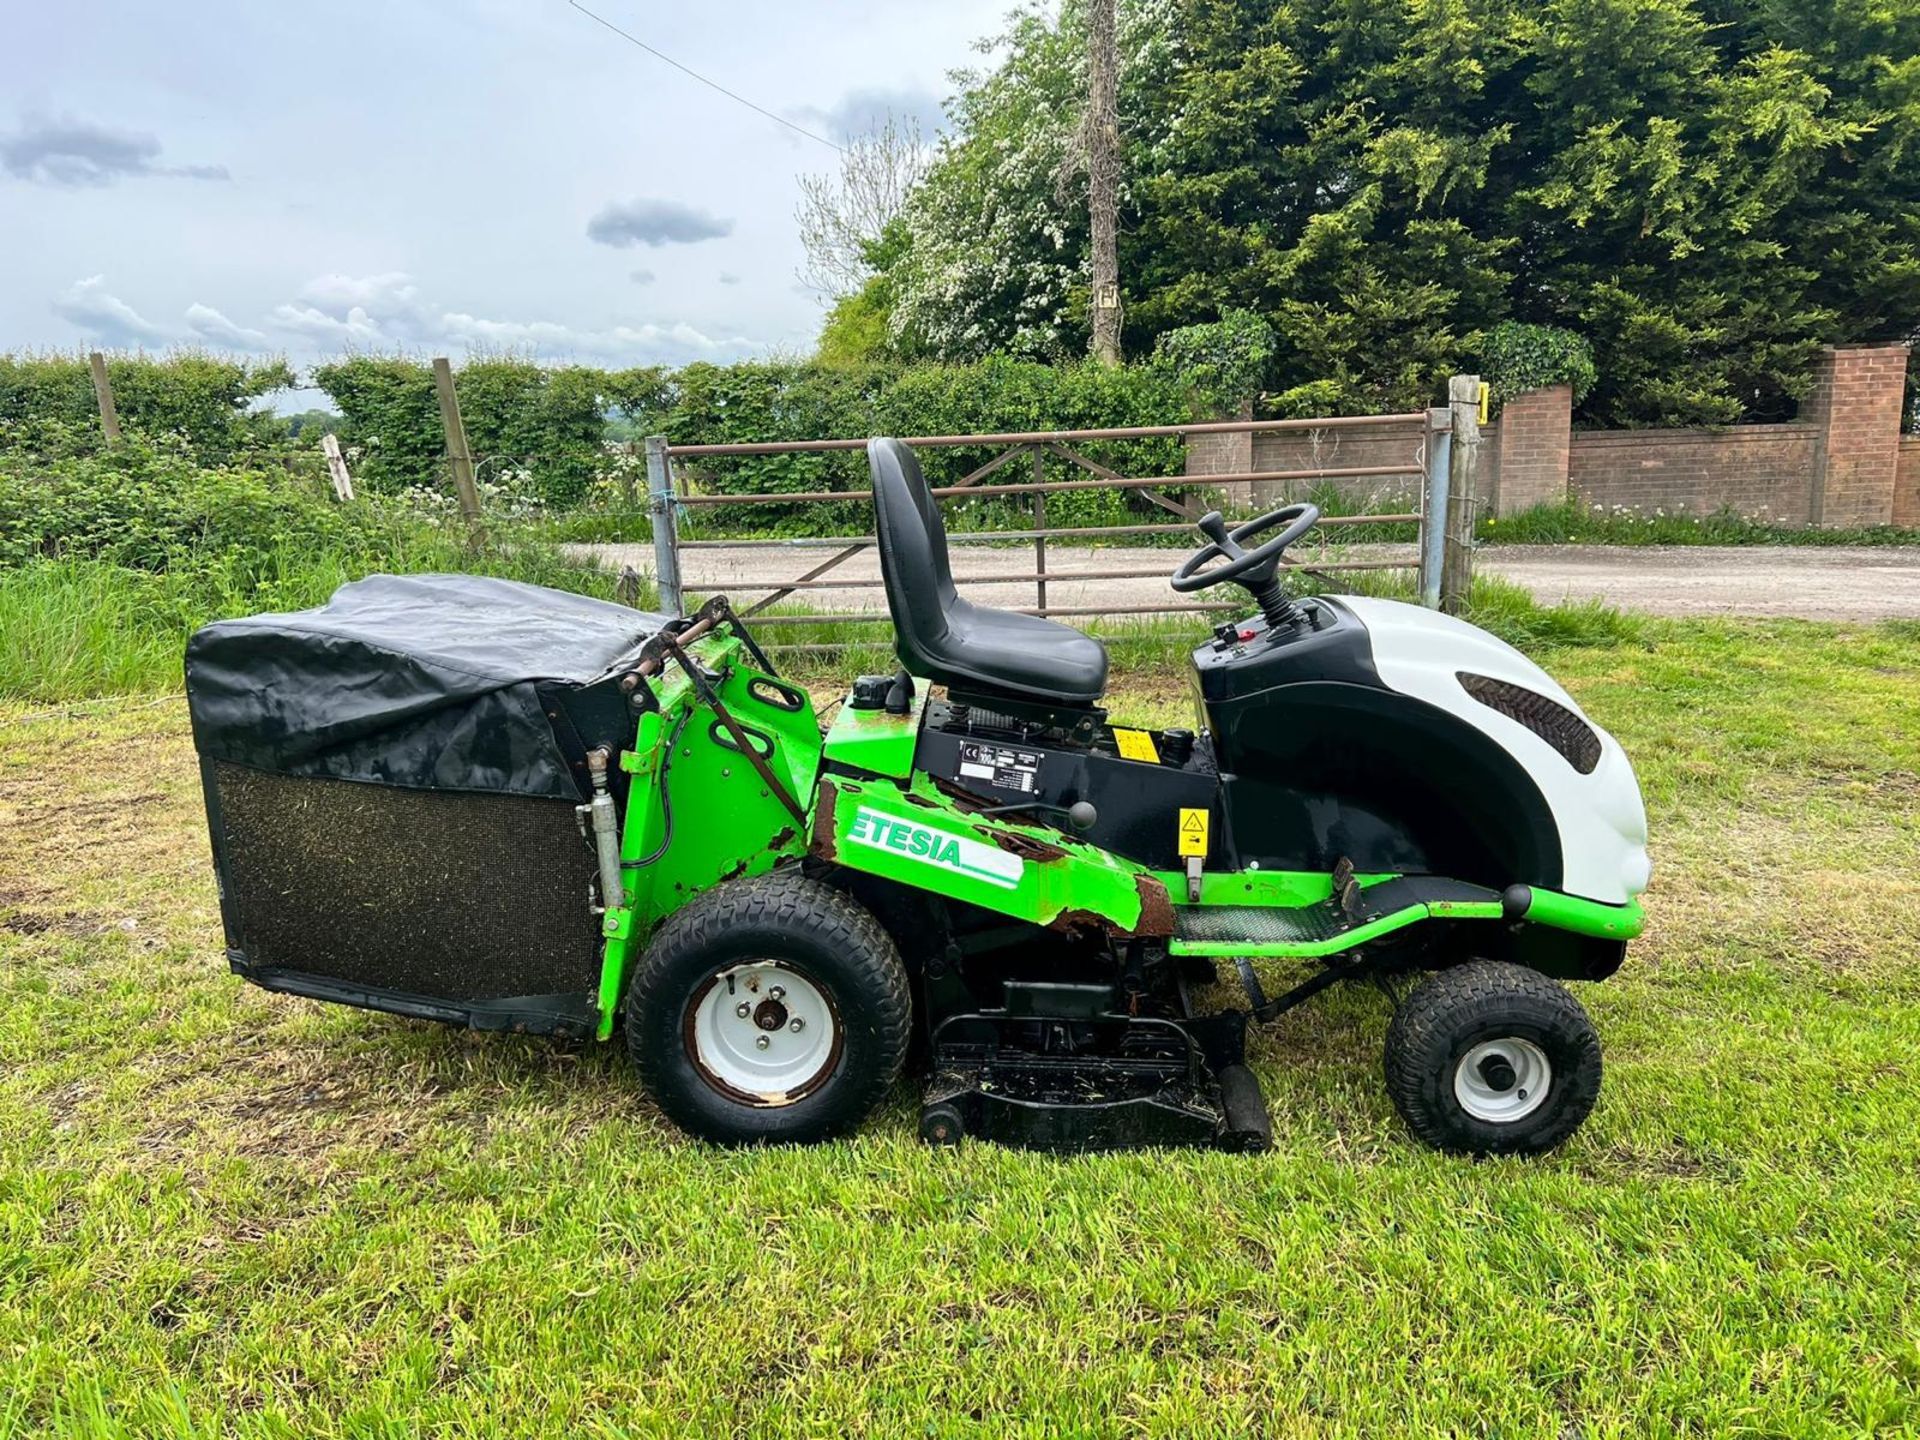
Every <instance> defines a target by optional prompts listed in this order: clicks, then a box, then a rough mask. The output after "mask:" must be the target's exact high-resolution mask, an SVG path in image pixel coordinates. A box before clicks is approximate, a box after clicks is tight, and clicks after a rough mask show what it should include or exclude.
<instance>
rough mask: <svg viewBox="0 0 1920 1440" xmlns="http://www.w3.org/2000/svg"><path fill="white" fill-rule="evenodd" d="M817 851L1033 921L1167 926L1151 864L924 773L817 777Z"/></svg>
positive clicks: (1118, 930) (1121, 930)
mask: <svg viewBox="0 0 1920 1440" xmlns="http://www.w3.org/2000/svg"><path fill="white" fill-rule="evenodd" d="M813 825H814V831H813V851H814V853H815V854H816V855H820V856H822V857H824V858H827V859H830V860H832V861H834V862H835V863H836V864H839V865H842V866H845V867H846V868H847V869H849V870H858V871H861V872H862V873H864V874H868V875H877V876H879V877H880V878H882V879H885V880H893V881H897V882H898V883H900V884H902V885H907V886H910V887H912V888H913V889H916V890H930V891H933V892H935V893H936V894H939V895H942V896H945V897H947V898H949V899H953V900H964V901H967V902H968V903H969V904H973V905H978V906H980V907H981V908H982V909H985V910H992V911H995V912H997V913H998V914H1001V915H1007V916H1010V917H1012V918H1013V919H1016V920H1025V921H1028V922H1030V923H1032V924H1035V925H1061V926H1085V927H1089V928H1093V929H1097V930H1105V931H1107V932H1108V933H1111V934H1116V935H1119V934H1132V933H1135V932H1136V931H1138V930H1145V931H1146V933H1149V934H1165V933H1166V931H1167V930H1168V929H1170V928H1171V920H1172V912H1171V910H1170V908H1169V907H1168V905H1167V895H1166V889H1165V887H1164V886H1163V885H1161V884H1160V883H1159V881H1157V880H1155V879H1154V878H1153V876H1152V875H1150V874H1149V873H1148V872H1147V871H1146V869H1145V868H1144V867H1142V866H1139V865H1136V864H1134V863H1133V862H1132V861H1130V860H1125V859H1122V858H1121V857H1120V856H1118V855H1114V854H1112V853H1110V852H1109V851H1106V850H1102V849H1100V848H1098V847H1097V846H1093V845H1088V844H1086V843H1084V842H1082V841H1079V840H1073V839H1070V838H1068V837H1067V836H1065V835H1062V834H1061V833H1060V832H1058V831H1057V830H1052V829H1049V828H1047V827H1045V826H1040V825H1029V824H1021V823H1018V822H1014V821H1008V820H1002V819H999V818H995V819H982V818H981V817H979V816H977V815H972V814H968V813H967V812H966V811H965V810H963V809H962V808H961V806H960V804H959V803H957V802H956V801H955V800H954V799H953V798H952V797H950V796H949V795H947V794H946V793H944V792H943V791H941V790H940V789H938V788H937V787H936V786H935V785H934V783H933V782H932V781H931V780H929V779H928V778H927V777H926V776H925V775H914V776H913V777H912V778H911V779H910V780H909V781H908V782H907V783H906V784H905V785H900V784H897V783H894V782H893V781H890V780H885V779H874V780H855V779H849V778H846V777H843V776H839V775H832V776H828V777H826V778H824V779H822V780H821V782H820V796H819V803H818V807H817V809H816V811H815V814H814V820H813Z"/></svg>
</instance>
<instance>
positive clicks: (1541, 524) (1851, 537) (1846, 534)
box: [1480, 501, 1920, 545]
mask: <svg viewBox="0 0 1920 1440" xmlns="http://www.w3.org/2000/svg"><path fill="white" fill-rule="evenodd" d="M1480 538H1481V540H1482V541H1485V542H1487V543H1489V544H1494V545H1920V530H1915V529H1903V528H1900V527H1897V526H1893V525H1875V526H1870V527H1865V528H1859V529H1851V530H1843V529H1814V528H1810V527H1808V526H1804V525H1788V524H1784V523H1781V522H1778V521H1772V520H1753V519H1749V518H1748V517H1746V516H1744V515H1736V514H1735V513H1734V512H1733V511H1731V510H1717V511H1715V512H1714V513H1713V514H1711V515H1667V514H1664V513H1661V512H1659V511H1655V512H1654V513H1652V514H1647V513H1645V512H1642V511H1638V510H1629V509H1627V508H1626V507H1624V506H1617V507H1614V508H1611V509H1608V508H1604V507H1595V506H1588V505H1582V504H1579V503H1578V502H1575V501H1569V502H1567V503H1565V504H1561V505H1538V506H1535V507H1534V508H1533V509H1531V510H1523V511H1521V512H1520V513H1519V514H1518V515H1509V516H1507V517H1506V518H1505V519H1499V518H1496V517H1493V516H1488V517H1487V518H1485V519H1483V520H1482V521H1481V522H1480Z"/></svg>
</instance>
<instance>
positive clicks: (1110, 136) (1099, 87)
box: [1086, 0, 1121, 365]
mask: <svg viewBox="0 0 1920 1440" xmlns="http://www.w3.org/2000/svg"><path fill="white" fill-rule="evenodd" d="M1087 19H1088V23H1087V45H1088V50H1087V125H1086V143H1087V212H1088V219H1089V221H1090V222H1091V225H1092V229H1093V357H1094V359H1096V360H1098V361H1100V362H1101V363H1102V364H1104V365H1118V364H1119V363H1120V361H1121V355H1120V319H1121V315H1120V236H1119V226H1120V217H1119V203H1120V202H1119V190H1120V74H1119V69H1120V61H1119V56H1118V53H1117V47H1116V45H1115V40H1114V0H1093V3H1092V4H1091V5H1090V6H1089V7H1088V17H1087Z"/></svg>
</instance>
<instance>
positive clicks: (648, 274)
mask: <svg viewBox="0 0 1920 1440" xmlns="http://www.w3.org/2000/svg"><path fill="white" fill-rule="evenodd" d="M627 278H628V279H629V280H631V281H633V283H634V284H636V285H651V284H652V283H653V281H654V274H653V272H652V271H651V270H629V271H628V272H627Z"/></svg>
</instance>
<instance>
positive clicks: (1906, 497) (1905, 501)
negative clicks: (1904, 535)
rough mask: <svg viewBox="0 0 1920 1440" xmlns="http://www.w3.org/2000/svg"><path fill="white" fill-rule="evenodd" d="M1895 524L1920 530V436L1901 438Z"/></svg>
mask: <svg viewBox="0 0 1920 1440" xmlns="http://www.w3.org/2000/svg"><path fill="white" fill-rule="evenodd" d="M1893 523H1894V524H1896V525H1900V526H1903V527H1905V528H1907V529H1909V530H1920V435H1903V436H1901V437H1900V463H1899V466H1898V468H1897V469H1896V470H1895V471H1894V481H1893Z"/></svg>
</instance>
